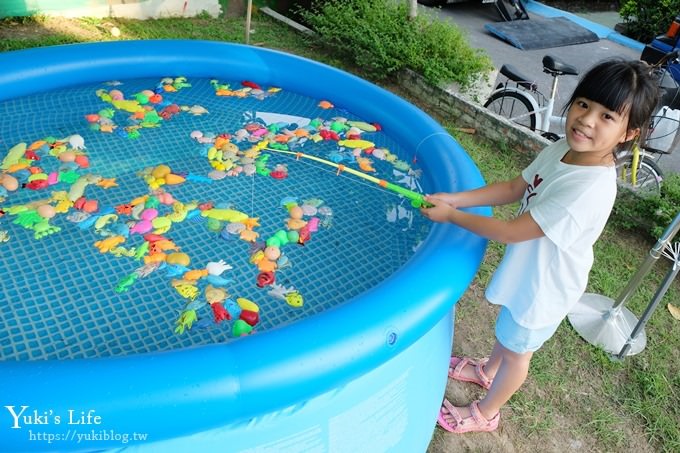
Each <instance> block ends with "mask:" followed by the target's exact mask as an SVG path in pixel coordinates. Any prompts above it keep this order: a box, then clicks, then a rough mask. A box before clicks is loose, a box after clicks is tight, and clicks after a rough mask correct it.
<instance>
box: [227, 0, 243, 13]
mask: <svg viewBox="0 0 680 453" xmlns="http://www.w3.org/2000/svg"><path fill="white" fill-rule="evenodd" d="M245 13H246V2H245V1H244V0H227V8H226V11H225V12H224V15H225V16H226V17H243V16H244V15H245Z"/></svg>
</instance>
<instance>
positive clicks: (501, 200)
mask: <svg viewBox="0 0 680 453" xmlns="http://www.w3.org/2000/svg"><path fill="white" fill-rule="evenodd" d="M526 188H527V183H526V181H525V180H524V178H522V176H521V175H520V176H517V177H516V178H515V179H511V180H509V181H503V182H497V183H494V184H489V185H487V186H484V187H480V188H479V189H475V190H469V191H467V192H455V193H442V192H440V193H436V194H433V195H430V196H427V197H425V200H427V201H429V202H431V203H432V199H438V200H440V202H442V201H443V202H444V203H446V204H448V205H450V206H451V207H454V208H467V207H472V206H500V205H504V204H509V203H514V202H515V201H518V200H519V199H520V198H522V196H523V195H524V191H525V190H526Z"/></svg>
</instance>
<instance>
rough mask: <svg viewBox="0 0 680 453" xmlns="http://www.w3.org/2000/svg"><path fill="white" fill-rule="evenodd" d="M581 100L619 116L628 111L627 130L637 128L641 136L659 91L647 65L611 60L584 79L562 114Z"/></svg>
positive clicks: (599, 65)
mask: <svg viewBox="0 0 680 453" xmlns="http://www.w3.org/2000/svg"><path fill="white" fill-rule="evenodd" d="M580 97H582V98H586V99H590V100H591V101H595V102H597V103H598V104H602V105H604V106H605V107H607V108H608V109H609V110H612V111H614V112H618V113H620V114H622V113H624V112H625V111H626V110H627V111H628V127H627V129H628V130H631V129H636V128H640V130H641V131H643V132H644V131H645V130H646V128H647V126H648V123H649V118H650V117H651V116H652V114H653V113H654V112H655V110H656V106H657V103H658V100H659V88H658V83H657V80H656V79H655V77H654V75H653V73H652V67H651V66H649V65H648V64H647V63H644V62H642V61H635V60H630V61H628V60H620V59H612V60H606V61H603V62H601V63H598V64H597V65H595V66H594V67H592V68H591V69H590V70H589V71H588V72H587V73H586V74H585V75H584V76H583V78H582V79H581V80H580V82H579V83H578V85H577V86H576V89H574V93H573V94H572V95H571V98H570V99H569V102H568V103H567V105H566V106H565V108H564V112H565V113H566V112H567V110H569V108H570V107H571V105H572V104H573V103H574V100H576V98H580Z"/></svg>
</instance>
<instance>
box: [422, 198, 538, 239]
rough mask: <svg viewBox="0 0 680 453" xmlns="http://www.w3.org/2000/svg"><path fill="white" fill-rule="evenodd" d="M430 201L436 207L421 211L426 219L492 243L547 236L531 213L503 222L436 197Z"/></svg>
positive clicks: (429, 199)
mask: <svg viewBox="0 0 680 453" xmlns="http://www.w3.org/2000/svg"><path fill="white" fill-rule="evenodd" d="M428 201H429V202H430V203H432V204H433V205H434V206H433V207H431V208H421V209H420V212H421V213H422V214H423V215H424V216H425V217H427V218H429V219H430V220H432V221H433V222H449V223H453V224H456V225H458V226H461V227H463V228H465V229H466V230H469V231H472V232H473V233H475V234H478V235H479V236H482V237H485V238H487V239H491V240H492V241H497V242H502V243H504V244H513V243H516V242H522V241H528V240H531V239H536V238H539V237H542V236H545V234H544V233H543V230H541V227H540V226H538V224H537V223H536V222H535V221H534V219H533V217H531V214H530V213H529V212H525V213H524V214H522V215H520V216H519V217H516V218H514V219H512V220H501V219H496V218H494V217H486V216H481V215H478V214H470V213H467V212H463V211H460V210H458V209H456V208H454V207H452V206H451V205H449V204H448V203H446V202H444V201H443V200H442V199H440V198H437V197H435V196H432V197H429V198H428Z"/></svg>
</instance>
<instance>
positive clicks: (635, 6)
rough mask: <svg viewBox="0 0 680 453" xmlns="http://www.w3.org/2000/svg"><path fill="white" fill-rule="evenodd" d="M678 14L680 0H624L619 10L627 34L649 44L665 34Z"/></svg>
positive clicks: (679, 11)
mask: <svg viewBox="0 0 680 453" xmlns="http://www.w3.org/2000/svg"><path fill="white" fill-rule="evenodd" d="M678 13H680V0H626V1H624V2H623V3H622V5H621V9H620V10H619V14H620V15H621V17H622V18H623V20H624V22H625V23H626V27H627V34H628V35H629V36H630V37H632V38H634V39H637V40H638V41H640V42H649V41H651V40H652V39H653V38H654V37H655V36H657V35H660V34H662V33H664V32H666V30H667V29H668V26H669V25H670V23H671V21H672V20H673V18H674V17H675V16H676V15H677V14H678Z"/></svg>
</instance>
